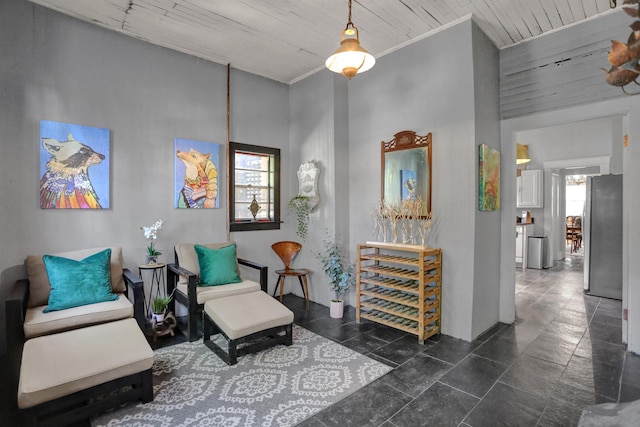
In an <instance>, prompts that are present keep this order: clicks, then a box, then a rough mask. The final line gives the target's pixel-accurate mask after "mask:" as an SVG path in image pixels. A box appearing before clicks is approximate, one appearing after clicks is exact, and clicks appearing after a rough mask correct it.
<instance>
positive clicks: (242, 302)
mask: <svg viewBox="0 0 640 427" xmlns="http://www.w3.org/2000/svg"><path fill="white" fill-rule="evenodd" d="M204 311H205V312H206V313H207V314H208V315H209V317H211V320H213V321H214V322H215V324H216V325H218V327H219V328H220V329H222V330H223V331H224V333H225V335H226V336H227V337H229V338H230V339H238V338H242V337H245V336H247V335H251V334H253V333H256V332H260V331H264V330H266V329H270V328H275V327H276V326H284V325H288V324H290V323H293V312H292V311H291V310H289V309H288V308H287V307H285V306H284V305H283V304H281V303H280V302H279V301H278V300H276V299H274V298H272V297H270V296H269V295H268V294H266V293H264V292H263V291H259V292H252V293H250V294H241V295H234V296H230V297H226V298H219V299H214V300H209V301H207V302H206V303H205V304H204Z"/></svg>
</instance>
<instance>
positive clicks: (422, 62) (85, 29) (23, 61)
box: [0, 0, 499, 340]
mask: <svg viewBox="0 0 640 427" xmlns="http://www.w3.org/2000/svg"><path fill="white" fill-rule="evenodd" d="M2 7H3V9H2V10H0V12H2V13H1V14H0V16H1V17H2V18H1V19H2V21H0V40H2V41H3V42H2V43H3V44H2V45H1V46H0V55H2V57H8V58H11V61H10V62H9V61H3V62H2V63H1V64H0V81H2V82H3V85H2V90H3V93H2V95H3V97H2V99H3V100H6V99H11V100H12V102H1V103H0V120H2V124H3V127H2V128H3V129H4V130H5V132H4V133H3V136H2V138H3V139H2V146H3V148H4V149H5V153H6V155H5V156H2V157H1V158H0V174H2V175H1V177H2V180H0V182H1V183H0V185H1V186H2V187H0V188H1V189H2V193H1V196H2V205H1V206H2V223H1V227H0V238H1V239H2V241H3V243H5V244H4V245H2V249H0V251H2V252H0V272H1V275H2V276H0V277H1V279H2V282H1V283H0V285H1V286H2V290H3V292H6V290H7V289H8V287H9V286H10V285H11V283H12V282H13V280H14V278H15V277H17V276H20V275H22V274H24V273H23V271H22V267H21V265H22V262H23V260H24V257H25V255H27V254H29V253H42V252H55V251H61V250H67V249H76V248H82V247H91V246H99V245H110V244H117V245H121V246H123V247H124V253H125V264H126V265H127V266H128V267H130V268H135V267H136V266H137V264H139V262H140V260H141V258H142V251H143V249H142V248H143V246H144V245H145V241H144V238H143V236H142V232H141V231H140V230H139V227H140V226H141V225H148V224H150V223H151V222H152V221H154V220H155V219H156V218H163V219H165V220H167V224H166V226H165V228H164V229H163V230H162V231H161V232H160V236H159V240H158V245H159V246H160V247H161V248H163V249H170V248H171V247H172V246H173V245H174V244H176V243H179V242H184V241H220V240H224V239H226V212H225V210H224V207H225V206H226V194H225V191H224V188H225V187H224V185H223V186H222V188H221V189H222V191H221V192H220V197H221V198H222V203H221V206H222V207H223V209H219V210H215V211H211V210H203V211H183V210H176V209H174V208H173V200H172V199H173V191H172V179H173V166H174V157H175V153H173V139H174V138H175V137H182V138H190V139H197V140H204V141H212V142H219V143H221V144H223V145H222V147H221V151H222V156H221V163H222V164H223V165H224V164H225V161H226V159H225V156H224V152H225V147H224V143H225V140H226V122H225V118H226V67H225V66H221V65H216V64H212V63H208V62H206V61H202V60H199V59H196V58H192V57H189V56H186V55H182V54H178V53H175V52H172V51H169V50H166V49H163V48H159V47H155V46H151V45H148V44H145V43H144V42H141V41H138V40H134V39H131V38H126V37H124V36H121V35H118V34H115V33H111V32H108V31H105V30H103V29H100V28H97V27H94V26H91V25H89V24H86V23H82V22H79V21H76V20H73V19H71V18H67V17H65V16H62V15H60V14H57V13H55V12H51V11H48V10H45V9H43V8H40V7H38V6H34V5H31V4H29V3H27V2H23V1H19V0H9V2H8V6H7V2H3V6H2ZM7 40H11V43H7V42H6V41H7ZM474 48H475V49H478V50H479V53H478V54H477V55H474V53H473V49H474ZM475 73H477V75H475ZM496 75H497V55H496V52H495V49H494V48H493V47H491V46H490V45H489V44H488V42H487V40H486V37H485V36H484V35H482V34H481V33H480V32H479V31H478V30H477V28H476V27H475V24H473V23H472V22H471V21H470V20H467V21H463V22H462V23H460V24H458V25H456V26H454V27H451V28H448V29H446V30H444V31H441V32H438V33H435V34H433V35H432V36H430V37H428V38H426V39H424V40H422V41H420V42H417V43H415V44H413V45H410V46H407V47H405V48H403V49H402V50H400V51H397V52H394V53H392V54H389V55H387V56H385V57H383V58H380V59H379V61H378V64H377V65H376V67H375V68H374V69H373V70H371V71H369V72H367V73H364V74H363V75H361V76H358V77H357V78H355V79H353V80H352V81H349V82H347V81H346V80H345V79H344V78H343V77H341V76H338V75H334V74H332V73H329V72H326V71H322V72H319V73H317V74H315V75H312V76H310V77H309V78H307V79H305V80H303V81H301V82H298V83H296V84H294V85H292V86H291V87H288V86H286V85H283V84H280V83H276V82H273V81H270V80H267V79H264V78H261V77H257V76H254V75H250V74H247V73H243V72H239V71H232V75H231V93H232V96H231V109H232V114H231V139H232V140H234V141H238V142H243V143H249V144H260V145H266V146H272V147H278V148H281V149H282V166H283V167H282V189H283V193H282V208H283V220H284V224H283V229H282V230H280V231H263V232H244V233H233V234H232V236H231V238H232V239H234V240H236V241H237V242H238V243H239V252H240V255H241V256H244V257H247V258H251V259H255V260H256V261H259V262H262V263H265V264H267V265H269V267H270V268H271V269H272V270H273V269H275V268H276V267H279V264H280V263H279V260H277V258H276V257H275V255H274V254H273V253H272V251H270V250H269V249H268V248H269V245H270V244H271V243H272V242H274V241H276V240H283V239H289V238H291V239H296V236H295V233H294V230H295V221H294V218H293V217H292V215H291V214H290V213H289V212H287V211H286V203H287V201H288V199H289V198H290V197H291V196H293V195H295V193H296V190H297V182H296V175H295V172H296V170H297V168H298V166H299V164H300V163H301V162H303V161H306V160H315V161H317V162H318V163H319V165H320V167H321V180H320V191H321V198H322V201H321V204H320V208H319V210H318V211H317V212H316V213H314V214H312V216H311V224H310V234H309V236H308V237H307V240H306V241H304V242H303V244H304V249H303V253H302V254H301V256H300V257H299V259H297V260H296V261H295V265H299V266H305V267H308V268H310V269H312V270H314V271H315V273H314V274H313V275H312V286H311V296H312V299H313V300H315V301H318V302H321V303H323V304H328V301H329V298H330V297H331V294H330V293H329V291H328V289H327V287H326V278H325V277H324V274H323V273H322V272H321V271H320V270H319V265H318V262H317V260H316V259H315V256H314V255H315V252H317V251H318V250H319V248H320V244H321V240H322V236H323V234H324V231H325V230H329V231H336V232H338V234H339V235H340V236H341V238H342V241H343V243H345V244H346V245H347V247H348V248H349V252H350V254H351V256H353V254H354V252H355V246H356V244H357V243H361V242H364V241H366V240H371V239H372V238H373V236H372V234H371V226H370V210H371V208H372V207H373V206H374V205H375V204H376V202H377V201H378V200H379V198H380V141H382V140H389V139H391V138H392V137H393V135H394V134H395V133H396V132H398V131H400V130H404V129H411V130H415V131H417V132H418V133H419V134H426V133H427V132H432V133H433V141H434V147H433V184H434V188H433V211H434V215H435V217H436V224H435V226H434V229H433V231H432V235H431V237H430V239H429V243H430V244H431V245H432V246H438V247H442V248H443V252H444V267H443V274H444V277H443V321H442V324H443V332H444V333H445V334H449V335H453V336H456V337H459V338H464V339H467V340H470V339H472V338H474V337H475V336H476V335H477V334H478V333H479V332H482V330H484V329H486V328H488V327H489V326H491V324H492V323H493V322H495V321H496V320H497V312H496V310H495V307H494V305H495V304H486V301H487V299H488V300H491V301H495V300H494V299H493V298H494V297H493V294H494V293H495V290H494V289H492V287H491V286H490V283H491V282H493V283H495V282H497V280H498V278H497V277H493V276H495V272H494V271H493V269H488V271H485V270H484V268H485V267H486V266H484V265H483V264H484V263H485V262H491V260H489V259H487V258H483V257H482V256H480V255H479V254H478V253H477V248H478V247H481V248H482V250H483V251H486V252H493V253H497V252H499V247H498V246H496V240H495V239H494V238H490V239H488V240H487V241H486V242H485V241H484V239H485V237H487V235H488V234H490V233H491V230H492V229H494V231H496V232H497V231H499V230H498V229H496V227H495V225H494V224H493V223H494V220H493V217H492V215H497V214H491V213H482V215H480V214H478V212H477V190H476V188H477V145H478V144H479V143H483V142H484V143H492V142H494V141H495V140H496V127H497V125H498V120H497V113H496V111H497V107H496V105H497V103H498V96H497V90H496V88H497V82H496V80H497V79H496V77H495V76H496ZM479 96H480V97H483V99H482V102H476V97H479ZM41 119H48V120H57V121H64V122H71V123H78V124H83V125H91V126H99V127H106V128H109V129H110V130H111V144H112V148H111V149H112V153H111V156H112V195H111V197H112V208H111V209H109V210H104V211H91V212H89V211H55V210H41V209H39V207H38V197H37V188H38V179H39V176H38V172H37V170H33V169H37V164H38V150H39V148H38V147H39V146H38V144H39V135H38V122H39V120H41ZM480 122H482V124H481V125H480V124H479V123H480ZM14 159H21V160H20V161H15V160H14ZM26 159H31V160H26ZM225 175H226V171H225V170H224V167H222V168H221V170H220V176H225ZM9 201H10V202H9ZM485 226H488V227H489V228H488V231H487V233H481V234H479V235H476V231H477V228H478V227H485ZM296 240H297V239H296ZM168 252H170V251H168ZM168 258H169V257H167V260H168ZM476 274H478V275H479V279H477V278H476V277H475V275H476ZM271 281H272V284H273V282H274V281H275V279H274V278H273V277H271ZM287 287H288V288H292V289H293V290H294V291H295V292H298V293H299V291H298V290H297V289H296V287H295V286H292V284H289V285H287ZM477 292H484V293H483V294H480V293H477ZM496 298H497V296H496ZM474 302H475V303H477V304H478V307H476V308H474V307H473V306H474ZM485 305H486V306H485ZM474 322H477V324H474Z"/></svg>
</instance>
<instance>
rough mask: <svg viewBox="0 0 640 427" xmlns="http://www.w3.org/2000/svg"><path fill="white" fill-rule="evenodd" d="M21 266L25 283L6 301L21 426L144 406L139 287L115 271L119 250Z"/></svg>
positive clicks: (145, 361) (146, 384) (147, 358)
mask: <svg viewBox="0 0 640 427" xmlns="http://www.w3.org/2000/svg"><path fill="white" fill-rule="evenodd" d="M25 264H26V267H27V273H28V278H27V279H21V280H18V281H17V282H16V283H15V285H14V287H13V288H12V289H11V290H10V293H9V296H8V298H7V300H6V316H7V339H8V345H9V349H10V351H11V352H12V353H14V354H17V355H20V356H21V363H20V369H19V370H12V371H14V372H19V379H18V393H17V405H18V408H20V409H21V411H22V414H23V416H24V417H25V418H26V420H25V422H26V423H27V424H29V425H31V424H34V425H35V424H39V423H41V422H43V423H45V424H47V423H48V424H47V425H63V424H67V423H71V422H74V421H78V420H83V419H87V418H89V417H90V416H92V415H95V414H96V413H97V412H100V411H102V410H104V409H106V408H110V407H113V406H117V405H119V404H122V403H123V402H126V401H128V400H142V401H143V402H148V401H151V400H152V399H153V387H152V384H151V366H152V365H153V351H152V350H151V347H150V346H149V344H148V342H147V339H146V338H145V336H144V333H143V331H144V327H145V314H144V291H143V286H142V285H143V283H142V280H141V279H140V278H139V277H137V276H135V275H133V274H131V273H130V272H129V271H128V270H126V269H124V268H123V259H122V249H121V248H119V247H112V248H95V249H86V250H80V251H73V252H64V253H58V254H54V255H30V256H28V257H27V259H26V261H25ZM129 289H130V290H131V291H132V294H133V303H132V302H130V301H129V298H128V293H129V292H128V291H129ZM98 354H99V355H100V356H101V357H96V355H98ZM125 386H128V387H129V388H125ZM120 390H128V391H123V392H122V393H120ZM97 396H103V397H104V398H101V399H96V397H97Z"/></svg>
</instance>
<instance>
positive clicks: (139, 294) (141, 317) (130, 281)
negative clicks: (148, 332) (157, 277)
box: [122, 268, 147, 331]
mask: <svg viewBox="0 0 640 427" xmlns="http://www.w3.org/2000/svg"><path fill="white" fill-rule="evenodd" d="M122 275H123V277H124V283H125V284H126V286H127V290H128V289H131V293H132V295H133V301H132V302H133V317H134V318H135V319H136V322H138V326H139V327H140V329H141V330H142V331H144V330H145V327H146V323H147V320H146V317H147V316H146V313H145V312H144V282H143V281H142V279H141V278H140V276H138V275H136V274H134V273H132V272H131V270H129V269H127V268H125V269H123V270H122ZM128 294H129V292H127V295H128Z"/></svg>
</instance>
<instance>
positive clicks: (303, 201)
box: [288, 196, 311, 240]
mask: <svg viewBox="0 0 640 427" xmlns="http://www.w3.org/2000/svg"><path fill="white" fill-rule="evenodd" d="M309 199H310V197H307V196H295V197H292V198H291V200H289V205H288V207H289V209H291V210H293V211H295V213H296V219H297V220H298V227H297V228H296V234H297V235H298V237H300V238H301V239H302V240H304V239H306V238H307V231H308V230H309V213H310V212H311V207H310V206H309Z"/></svg>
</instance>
